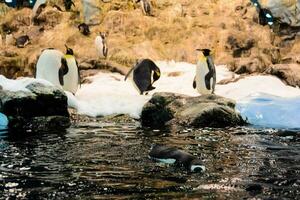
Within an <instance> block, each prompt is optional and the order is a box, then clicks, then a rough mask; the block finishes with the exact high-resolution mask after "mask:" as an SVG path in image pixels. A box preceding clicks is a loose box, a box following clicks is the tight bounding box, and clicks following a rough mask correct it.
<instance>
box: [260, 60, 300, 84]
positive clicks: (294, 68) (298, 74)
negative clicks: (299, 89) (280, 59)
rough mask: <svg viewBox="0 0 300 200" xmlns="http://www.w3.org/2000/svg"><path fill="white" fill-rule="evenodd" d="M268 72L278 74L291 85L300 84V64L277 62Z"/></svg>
mask: <svg viewBox="0 0 300 200" xmlns="http://www.w3.org/2000/svg"><path fill="white" fill-rule="evenodd" d="M265 73H267V74H271V75H274V76H277V77H278V78H279V79H281V80H283V81H284V82H285V83H287V84H288V85H291V86H294V87H296V86H300V66H299V64H276V65H272V66H270V67H269V68H267V70H266V71H265Z"/></svg>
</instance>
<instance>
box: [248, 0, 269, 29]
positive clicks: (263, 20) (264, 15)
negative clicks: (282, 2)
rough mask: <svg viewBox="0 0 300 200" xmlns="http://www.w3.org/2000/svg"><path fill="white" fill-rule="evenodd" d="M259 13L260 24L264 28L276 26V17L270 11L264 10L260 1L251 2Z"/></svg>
mask: <svg viewBox="0 0 300 200" xmlns="http://www.w3.org/2000/svg"><path fill="white" fill-rule="evenodd" d="M251 2H252V3H253V4H254V6H255V7H256V9H257V12H258V15H259V16H258V18H259V24H260V25H262V26H265V25H269V26H272V25H273V24H274V17H273V15H272V12H271V11H270V10H269V9H266V8H262V7H261V5H260V3H259V2H258V0H251Z"/></svg>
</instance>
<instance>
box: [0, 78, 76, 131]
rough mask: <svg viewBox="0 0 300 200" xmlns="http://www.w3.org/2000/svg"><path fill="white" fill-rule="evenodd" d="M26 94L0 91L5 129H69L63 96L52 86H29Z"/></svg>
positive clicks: (64, 97)
mask: <svg viewBox="0 0 300 200" xmlns="http://www.w3.org/2000/svg"><path fill="white" fill-rule="evenodd" d="M26 88H27V89H28V90H29V91H17V92H12V91H7V90H0V112H2V113H4V114H5V115H6V116H8V119H9V125H8V126H9V128H11V129H16V130H20V129H21V130H31V131H40V130H43V131H45V130H51V129H64V128H67V127H69V126H70V120H69V113H68V105H67V97H66V95H65V94H64V92H63V91H62V90H60V89H58V88H56V87H53V86H44V85H42V84H40V83H32V84H29V85H28V86H27V87H26Z"/></svg>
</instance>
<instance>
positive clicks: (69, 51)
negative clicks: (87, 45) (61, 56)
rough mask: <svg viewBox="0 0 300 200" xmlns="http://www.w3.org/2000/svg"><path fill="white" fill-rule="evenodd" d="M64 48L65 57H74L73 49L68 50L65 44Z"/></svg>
mask: <svg viewBox="0 0 300 200" xmlns="http://www.w3.org/2000/svg"><path fill="white" fill-rule="evenodd" d="M65 47H66V55H74V52H73V49H71V48H69V47H68V46H67V45H66V44H65Z"/></svg>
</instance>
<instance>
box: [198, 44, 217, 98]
mask: <svg viewBox="0 0 300 200" xmlns="http://www.w3.org/2000/svg"><path fill="white" fill-rule="evenodd" d="M197 51H200V55H199V58H198V62H197V66H196V76H195V78H194V81H193V88H196V89H197V90H198V92H199V93H200V94H213V93H214V90H215V85H216V69H215V65H214V62H213V59H212V57H211V51H210V50H209V49H197Z"/></svg>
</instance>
